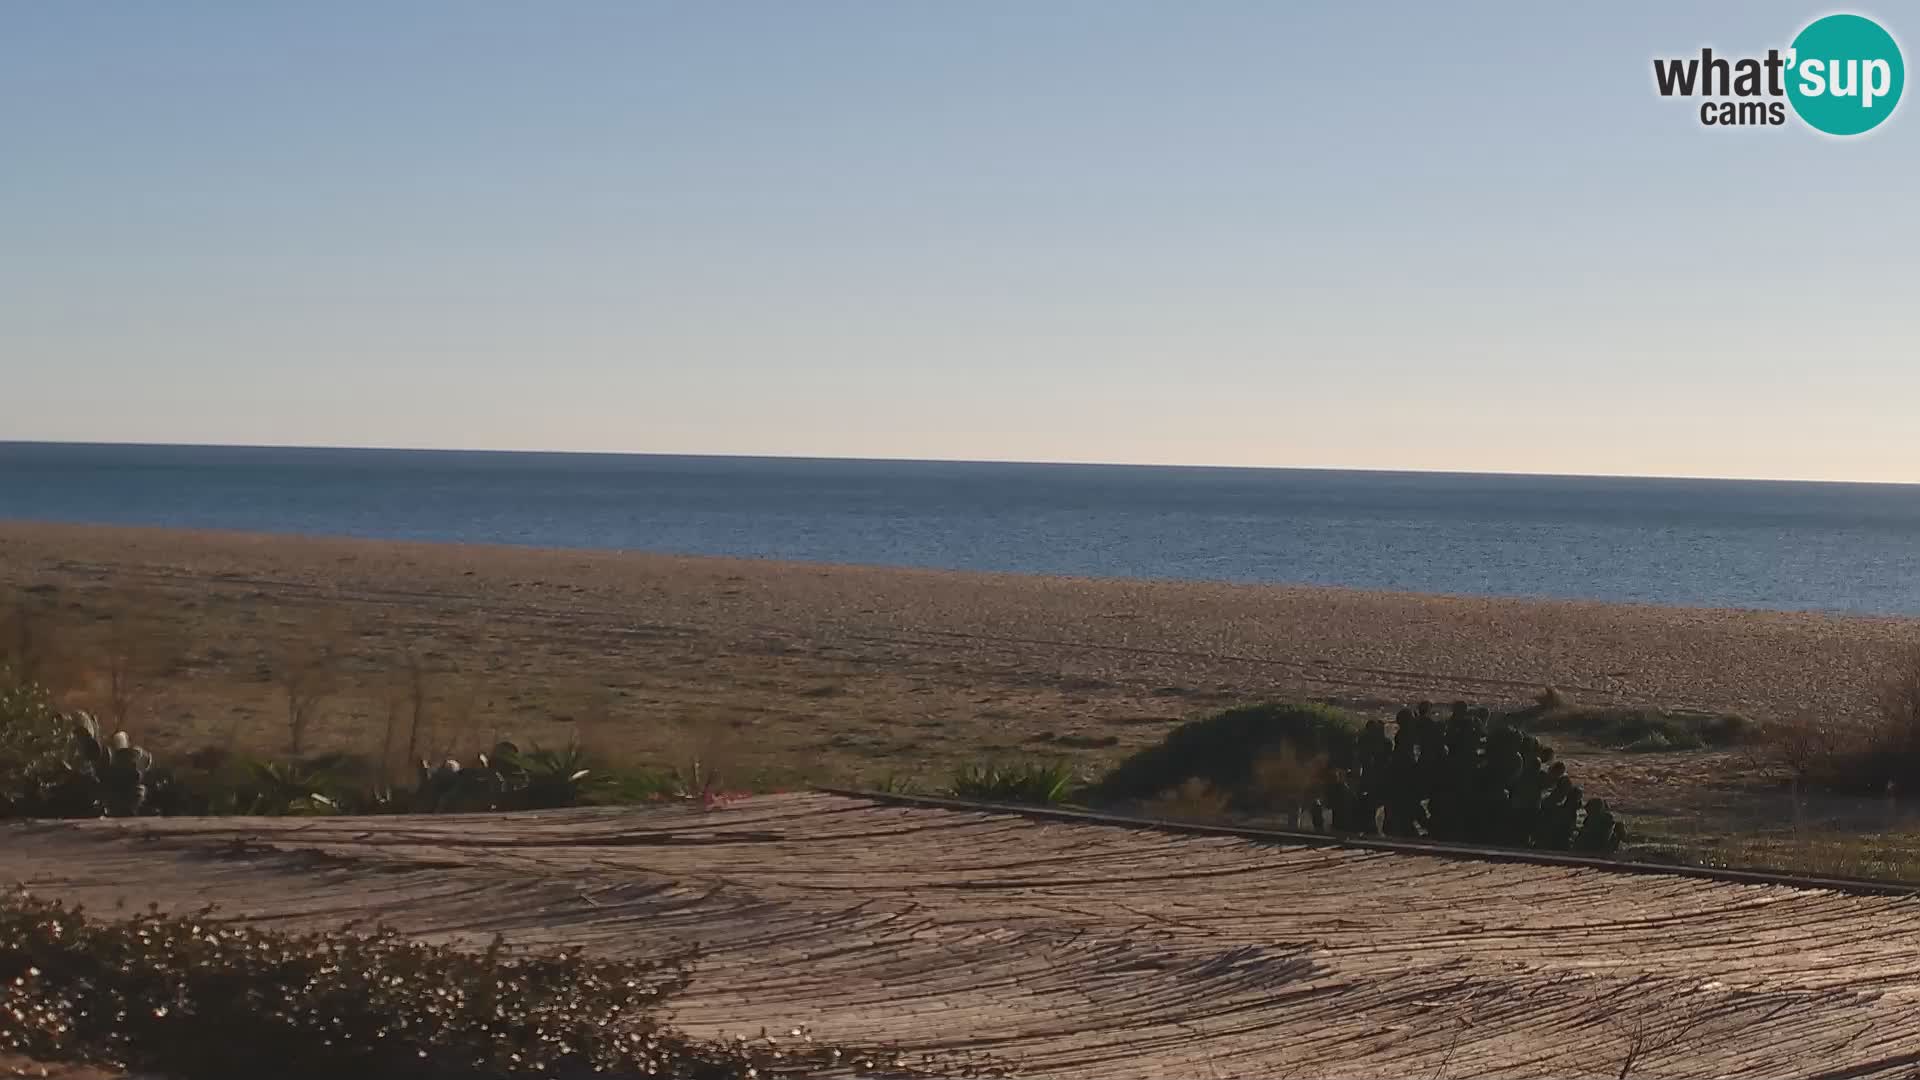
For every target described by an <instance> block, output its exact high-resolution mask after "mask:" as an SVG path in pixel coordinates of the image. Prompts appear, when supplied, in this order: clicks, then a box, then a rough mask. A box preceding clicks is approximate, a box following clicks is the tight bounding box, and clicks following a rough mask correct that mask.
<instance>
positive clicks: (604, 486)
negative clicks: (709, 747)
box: [0, 442, 1920, 615]
mask: <svg viewBox="0 0 1920 1080" xmlns="http://www.w3.org/2000/svg"><path fill="white" fill-rule="evenodd" d="M0 518H6V519H22V520H37V521H61V522H84V523H98V524H112V525H159V526H168V527H180V528H195V529H239V530H246V531H252V532H270V533H297V534H305V535H317V536H353V537H376V538H387V539H401V540H438V541H457V542H475V543H491V544H520V545H530V546H537V547H560V548H591V549H605V550H615V551H653V552H675V553H683V554H694V555H730V556H744V557H748V558H758V559H798V560H812V561H820V562H832V563H864V564H873V565H881V566H905V567H936V568H942V569H952V570H992V571H1011V572H1015V573H1023V574H1066V575H1074V576H1082V577H1103V578H1156V579H1181V580H1201V581H1229V582H1271V583H1283V584H1295V585H1333V586H1346V587H1352V588H1361V589H1392V590H1405V591H1412V592H1423V593H1453V594H1471V595H1490V596H1522V597H1553V598H1566V599H1591V600H1607V601H1633V602H1645V603H1655V604H1672V605H1689V606H1709V607H1740V608H1766V609H1777V610H1807V611H1831V612H1855V613H1867V614H1879V615H1920V485H1893V484H1839V483H1802V482H1775V481H1747V480H1676V479H1646V478H1626V477H1574V476H1521V475H1487V474H1462V473H1434V472H1356V471H1341V470H1322V469H1246V468H1189V467H1165V466H1137V465H1050V464H1018V463H999V462H944V461H879V460H874V461H867V460H843V459H806V458H766V457H688V456H676V455H657V454H563V453H508V452H475V451H437V450H350V449H287V448H263V447H208V446H137V445H96V444H70V443H60V444H54V443H20V442H0Z"/></svg>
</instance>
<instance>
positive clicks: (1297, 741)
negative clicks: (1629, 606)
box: [1092, 702, 1625, 852]
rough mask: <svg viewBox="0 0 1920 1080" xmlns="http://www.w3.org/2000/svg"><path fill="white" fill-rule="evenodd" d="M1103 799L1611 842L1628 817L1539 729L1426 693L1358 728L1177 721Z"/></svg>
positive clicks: (1491, 838)
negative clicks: (1595, 793)
mask: <svg viewBox="0 0 1920 1080" xmlns="http://www.w3.org/2000/svg"><path fill="white" fill-rule="evenodd" d="M1092 796H1093V798H1094V799H1096V800H1108V801H1120V800H1127V801H1139V802H1146V801H1148V800H1159V805H1174V804H1179V805H1185V804H1188V803H1194V802H1196V801H1197V800H1199V797H1200V796H1204V800H1203V801H1204V802H1205V803H1207V804H1212V803H1216V802H1217V803H1219V804H1220V806H1221V808H1222V809H1223V810H1233V811H1238V812H1240V813H1248V812H1260V811H1275V810H1278V811H1284V812H1285V813H1287V814H1288V816H1289V819H1290V823H1291V824H1293V825H1296V826H1297V825H1298V821H1299V814H1300V811H1302V810H1306V811H1307V812H1309V813H1310V814H1311V815H1312V818H1313V824H1314V827H1315V828H1316V829H1321V828H1326V827H1329V826H1330V827H1331V828H1332V829H1333V830H1334V831H1337V832H1350V833H1361V834H1369V833H1385V834H1387V835H1389V836H1401V837H1417V838H1425V839H1432V840H1446V841H1455V842H1461V843H1476V844H1500V845H1506V846H1512V847H1537V848H1549V849H1554V850H1562V851H1564V850H1569V849H1571V850H1579V851H1595V852H1607V851H1612V850H1614V849H1615V848H1617V847H1618V846H1619V843H1620V841H1621V839H1622V838H1623V837H1624V835H1625V829H1624V827H1623V826H1622V825H1621V824H1620V823H1619V822H1617V821H1616V820H1615V819H1614V816H1613V814H1612V812H1611V811H1609V810H1608V809H1607V805H1606V803H1605V802H1603V801H1601V800H1599V799H1592V800H1588V799H1585V798H1584V797H1583V793H1582V792H1581V790H1580V788H1579V787H1578V786H1577V785H1575V784H1574V783H1573V781H1572V780H1571V779H1570V778H1569V777H1568V776H1567V772H1566V766H1565V765H1564V764H1561V763H1560V762H1556V761H1554V760H1553V750H1552V749H1551V748H1550V747H1546V746H1543V745H1541V743H1540V741H1539V740H1538V739H1536V738H1534V737H1533V736H1532V735H1529V734H1526V733H1525V732H1522V731H1520V730H1518V729H1517V728H1515V727H1514V726H1512V725H1511V724H1508V723H1504V722H1496V721H1494V720H1493V718H1492V715H1491V713H1489V712H1488V711H1487V710H1486V709H1477V708H1469V707H1468V706H1467V705H1465V704H1456V705H1455V706H1454V707H1453V710H1452V712H1451V713H1450V714H1449V715H1448V716H1446V717H1445V718H1444V719H1443V718H1442V717H1441V716H1440V714H1439V713H1438V712H1437V711H1435V709H1434V708H1433V706H1432V704H1431V703H1424V702H1423V703H1422V704H1421V705H1420V706H1419V708H1417V709H1402V710H1400V713H1399V715H1398V716H1397V717H1395V720H1394V729H1393V733H1392V734H1391V735H1389V734H1388V731H1387V725H1386V724H1385V723H1384V722H1383V721H1381V720H1377V719H1376V720H1370V721H1368V722H1367V723H1366V725H1365V726H1364V727H1360V728H1359V729H1358V730H1357V731H1356V730H1355V725H1354V722H1353V719H1352V718H1351V717H1350V716H1349V715H1348V714H1346V713H1343V712H1340V711H1339V710H1337V709H1331V708H1328V707H1326V706H1300V705H1262V706H1256V707H1252V708H1243V709H1234V710H1230V711H1228V712H1224V713H1221V714H1219V715H1218V716H1213V717H1209V718H1207V719H1205V720H1196V721H1194V722H1192V723H1189V724H1183V725H1181V726H1180V727H1179V728H1177V729H1175V730H1174V731H1173V732H1171V733H1169V734H1168V736H1167V738H1166V739H1165V741H1163V742H1162V743H1161V744H1160V745H1158V746H1155V747H1150V748H1148V749H1146V750H1142V751H1141V752H1139V753H1137V754H1135V755H1133V756H1132V757H1130V758H1128V759H1127V760H1126V761H1123V762H1121V763H1120V765H1119V766H1118V767H1117V768H1115V769H1114V770H1113V772H1111V773H1109V774H1108V775H1107V776H1106V777H1105V778H1104V779H1102V780H1101V781H1100V782H1099V783H1098V784H1097V785H1095V787H1094V788H1093V791H1092Z"/></svg>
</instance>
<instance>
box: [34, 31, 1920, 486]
mask: <svg viewBox="0 0 1920 1080" xmlns="http://www.w3.org/2000/svg"><path fill="white" fill-rule="evenodd" d="M1830 10H1833V9H1829V8H1823V7H1817V6H1809V5H1807V4H1782V3H1771V2H1754V3H1743V4H1740V5H1737V6H1736V5H1732V4H1667V3H1647V4H1639V5H1631V4H1608V5H1568V4H1539V3H1494V2H1485V3H1474V4H1444V5H1443V4H1427V3H1384V2H1380V3H1368V4H1347V3H1332V2H1328V3H1323V4H1311V3H1305V2H1298V3H1295V2H1279V0H1273V2H1263V3H1229V2H1218V0H1203V2H1196V3H1192V4H1173V3H1164V2H1152V3H1143V2H1131V0H1047V2H1034V0H968V2H964V3H961V2H949V3H941V4H935V3H906V4H902V3H891V2H881V0H872V2H864V3H847V2H831V0H811V2H809V3H804V4H794V3H786V2H779V3H776V2H772V0H768V2H764V3H739V2H727V0H719V2H686V3H667V2H642V0H620V2H611V0H609V2H599V3H593V2H581V0H571V2H563V3H547V4H527V3H519V2H513V3H495V2H487V0H467V2H461V3H453V2H440V3H428V2H399V3H395V2H391V0H379V2H361V0H331V2H329V3H325V4H304V5H290V4H257V3H251V2H240V0H235V2H231V3H212V2H194V0H174V2H170V3H166V4H131V3H126V4H78V3H46V4H26V3H19V4H8V5H4V6H0V440H12V439H22V440H73V441H113V442H188V443H222V444H225V443H232V444H269V445H331V446H393V447H454V448H497V449H542V450H592V451H631V452H663V453H724V454H776V455H805V456H837V457H899V458H953V459H972V460H1038V461H1113V462H1139V463H1168V464H1222V465H1260V466H1324V467H1346V468H1395V469H1445V470H1465V471H1500V472H1548V473H1602V474H1634V475H1690V476H1739V477H1778V478H1805V479H1843V480H1893V481H1920V423H1915V422H1914V416H1915V413H1916V404H1917V403H1920V363H1916V360H1920V300H1916V298H1915V288H1916V284H1920V200H1916V197H1915V194H1914V193H1915V190H1916V182H1915V179H1914V178H1915V176H1916V175H1920V114H1916V110H1920V102H1906V103H1903V104H1902V106H1901V107H1900V109H1899V110H1898V111H1897V112H1896V113H1895V114H1894V115H1893V117H1892V118H1891V119H1890V120H1889V121H1888V122H1887V123H1886V124H1884V125H1882V127H1881V128H1880V129H1878V130H1876V131H1875V132H1873V133H1871V134H1869V135H1867V136H1862V137H1857V138H1852V139H1836V138H1832V137H1826V136H1821V135H1819V134H1817V133H1815V132H1813V131H1811V130H1809V129H1807V128H1805V127H1803V126H1800V125H1798V124H1797V122H1790V123H1789V125H1788V126H1786V127H1781V128H1772V127H1766V128H1745V129H1740V128H1735V129H1713V128H1705V127H1702V126H1701V125H1700V123H1699V120H1698V116H1697V103H1690V102H1686V101H1681V100H1672V99H1662V98H1660V97H1659V96H1658V95H1657V93H1656V92H1655V90H1654V85H1653V77H1652V60H1653V58H1654V57H1656V56H1673V57H1678V56H1688V55H1697V54H1698V51H1699V49H1700V48H1701V46H1703V45H1711V46H1713V47H1714V49H1715V50H1716V52H1719V53H1723V54H1734V55H1753V54H1764V52H1765V50H1766V49H1767V48H1769V47H1780V48H1784V47H1785V46H1786V45H1787V44H1788V42H1790V41H1791V39H1792V37H1793V35H1794V34H1795V33H1796V32H1797V31H1798V29H1799V28H1800V27H1802V26H1803V25H1805V24H1806V23H1807V22H1809V21H1811V20H1812V19H1813V18H1815V17H1817V16H1819V15H1822V14H1825V13H1827V12H1828V11H1830ZM1845 10H1850V11H1858V12H1860V13H1862V14H1867V15H1870V16H1873V17H1876V18H1878V19H1879V20H1880V21H1881V22H1882V24H1883V25H1885V26H1887V27H1888V29H1890V30H1891V31H1892V32H1893V33H1894V35H1895V36H1896V37H1899V38H1900V40H1901V41H1902V42H1903V44H1904V45H1905V46H1906V51H1907V58H1908V60H1909V62H1911V61H1912V60H1914V59H1915V54H1914V49H1915V48H1916V46H1915V45H1914V44H1913V43H1914V42H1920V4H1916V3H1911V2H1902V3H1891V2H1888V3H1882V4H1880V6H1877V7H1866V8H1848V9H1845Z"/></svg>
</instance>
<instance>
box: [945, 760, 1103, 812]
mask: <svg viewBox="0 0 1920 1080" xmlns="http://www.w3.org/2000/svg"><path fill="white" fill-rule="evenodd" d="M1075 779H1076V777H1075V776H1074V772H1073V767H1072V766H1070V765H1068V764H1066V763H1065V762H1032V761H1028V762H1018V763H1011V764H1010V763H1005V762H989V763H987V764H984V765H981V764H975V765H966V766H963V767H961V769H960V770H959V771H958V772H956V773H954V777H953V793H954V794H955V795H958V796H960V797H961V798H963V799H985V800H987V801H990V802H1008V803H1042V804H1047V803H1063V802H1066V801H1067V796H1068V795H1069V794H1071V793H1072V791H1073V786H1074V782H1075Z"/></svg>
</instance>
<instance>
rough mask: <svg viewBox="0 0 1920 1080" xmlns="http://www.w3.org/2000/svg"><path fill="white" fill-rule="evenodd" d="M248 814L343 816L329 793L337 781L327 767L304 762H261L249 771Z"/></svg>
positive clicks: (335, 799)
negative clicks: (339, 814) (338, 814)
mask: <svg viewBox="0 0 1920 1080" xmlns="http://www.w3.org/2000/svg"><path fill="white" fill-rule="evenodd" d="M250 773H251V775H250V776H249V788H250V790H249V791H248V793H247V799H246V800H245V801H244V802H243V803H242V805H243V806H244V808H245V809H244V811H243V812H245V813H249V814H262V815H265V816H267V817H310V816H317V815H322V814H337V813H339V812H340V809H341V807H340V800H339V798H338V797H337V796H335V795H333V794H330V792H332V791H334V790H335V789H337V788H338V787H339V786H340V785H339V781H338V779H337V778H336V777H335V776H334V775H333V774H332V773H331V772H330V771H329V770H328V769H327V768H326V767H325V766H324V765H317V764H314V763H310V762H302V761H288V762H279V761H260V762H255V763H254V764H253V767H252V769H251V770H250Z"/></svg>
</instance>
